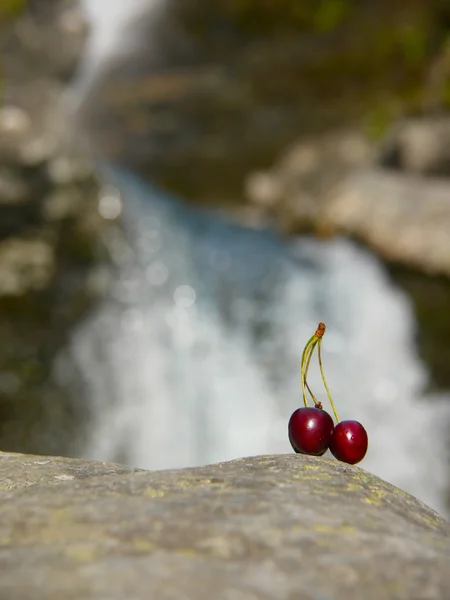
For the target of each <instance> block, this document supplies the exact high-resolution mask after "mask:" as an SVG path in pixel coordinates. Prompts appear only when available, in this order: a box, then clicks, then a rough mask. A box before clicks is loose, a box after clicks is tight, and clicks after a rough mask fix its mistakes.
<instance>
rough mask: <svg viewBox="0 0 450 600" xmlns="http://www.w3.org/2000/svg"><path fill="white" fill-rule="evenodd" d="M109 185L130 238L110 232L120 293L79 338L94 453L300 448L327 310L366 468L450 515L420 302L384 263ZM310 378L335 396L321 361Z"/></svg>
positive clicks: (340, 243) (344, 397)
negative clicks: (416, 314) (415, 307)
mask: <svg viewBox="0 0 450 600" xmlns="http://www.w3.org/2000/svg"><path fill="white" fill-rule="evenodd" d="M109 179H110V181H112V182H113V183H114V185H115V186H116V188H115V193H116V194H118V193H119V192H118V190H119V189H120V193H121V198H122V201H123V202H124V209H125V215H124V216H125V223H126V229H127V232H128V235H127V241H126V242H125V241H124V240H123V238H120V237H118V238H117V239H115V238H113V239H111V240H110V249H111V252H112V255H113V257H115V258H116V262H117V277H116V280H115V283H114V286H113V289H112V291H111V294H110V298H109V299H108V300H107V301H105V302H104V304H103V305H102V306H101V307H100V308H99V309H98V311H97V312H96V313H95V314H94V315H92V316H91V318H90V319H89V320H88V321H87V322H85V323H83V324H82V325H81V327H80V328H79V329H78V330H77V331H76V332H75V333H74V335H73V339H72V344H71V348H70V355H71V359H70V362H71V364H74V363H75V364H76V365H77V372H78V375H79V376H81V378H82V380H83V381H84V384H85V389H84V393H85V394H86V395H87V396H88V398H89V399H90V405H91V409H92V423H91V429H90V441H89V444H88V446H87V448H86V449H85V451H84V454H85V455H86V456H89V457H92V458H96V459H101V460H120V461H124V462H127V463H129V464H133V465H136V466H140V467H146V468H153V469H158V468H169V467H182V466H188V465H198V464H203V463H209V462H215V461H221V460H227V459H232V458H236V457H239V456H245V455H252V454H264V453H280V452H290V451H291V449H290V447H289V443H288V440H287V435H286V425H287V421H288V418H289V416H290V413H291V412H292V411H293V410H294V409H295V408H296V407H297V406H299V405H300V404H301V386H300V356H301V352H302V348H303V345H304V343H305V342H306V340H307V339H308V338H309V337H310V335H311V334H312V333H313V332H314V330H315V327H316V325H317V323H318V322H319V321H320V320H322V321H325V322H326V324H327V326H328V332H327V334H326V338H325V339H324V363H325V368H326V372H327V375H328V380H329V384H330V386H331V389H332V391H333V395H334V397H335V400H336V402H337V403H338V406H339V409H340V413H341V417H343V418H354V419H357V420H360V421H361V422H362V423H364V425H365V426H366V427H367V429H368V431H369V434H370V443H371V445H370V450H369V453H368V456H367V458H366V460H365V461H364V468H366V469H368V470H370V471H372V472H374V473H375V474H377V475H379V476H381V477H383V478H385V479H387V480H388V481H390V482H392V483H394V484H396V485H398V486H399V487H401V488H403V489H405V490H407V491H409V492H411V493H413V494H415V495H417V496H418V497H420V498H421V499H423V500H424V501H426V502H428V503H429V504H431V505H432V506H434V507H436V508H438V509H441V510H442V509H443V506H442V505H443V500H442V499H443V497H444V490H445V485H446V476H447V473H446V464H445V460H444V456H445V448H444V422H443V421H442V419H439V418H436V414H437V413H436V411H439V408H438V405H437V406H436V408H435V410H434V411H431V410H430V409H429V405H428V404H427V403H426V402H425V401H424V400H423V398H422V394H423V388H424V385H425V380H426V374H425V372H424V368H423V366H422V365H421V363H420V362H419V360H418V358H417V352H416V348H415V343H414V321H413V315H412V312H411V306H410V303H409V301H408V300H407V298H406V297H405V296H404V294H403V293H401V292H400V291H399V290H397V289H395V288H394V287H393V286H392V284H391V283H390V281H389V279H388V277H387V275H386V273H385V270H384V269H383V267H382V265H381V264H380V263H379V261H378V260H376V259H375V258H374V257H373V256H372V255H370V254H369V253H368V252H366V251H363V250H361V249H360V248H359V247H357V246H356V245H354V244H353V243H350V242H349V241H346V240H344V239H341V240H335V241H332V242H319V241H315V240H313V239H308V238H300V239H298V240H296V241H293V242H292V243H290V244H287V243H286V244H285V243H282V242H281V241H280V240H278V239H277V238H276V237H274V236H273V235H272V234H271V233H270V232H264V231H252V230H249V229H245V228H243V227H239V226H237V225H235V224H230V223H227V222H226V221H225V220H223V219H221V218H219V217H218V216H215V215H213V214H207V213H202V212H200V211H199V210H196V209H193V208H190V207H187V206H185V205H183V204H182V203H179V202H178V201H176V200H174V199H171V198H167V197H165V196H163V195H162V194H161V193H159V192H158V191H157V190H155V189H153V188H151V187H150V186H148V184H146V183H142V182H141V181H140V180H139V179H137V178H136V177H134V176H133V175H131V174H129V173H126V172H123V171H118V170H117V169H116V170H112V171H110V172H109ZM108 194H109V197H111V194H112V188H110V189H109V190H108ZM311 383H312V385H313V389H315V391H316V392H317V395H318V397H319V399H322V400H323V402H324V404H325V403H326V396H325V395H324V393H322V394H321V391H322V390H323V385H322V384H321V380H320V375H319V373H318V371H317V369H316V371H313V372H312V378H311ZM436 423H437V424H438V425H436ZM439 423H442V431H441V432H439V431H437V430H436V427H438V426H439ZM430 440H432V444H431V443H430ZM439 457H440V458H439Z"/></svg>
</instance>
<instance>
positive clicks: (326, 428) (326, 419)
mask: <svg viewBox="0 0 450 600" xmlns="http://www.w3.org/2000/svg"><path fill="white" fill-rule="evenodd" d="M333 429H334V424H333V419H332V418H331V417H330V415H329V414H328V413H327V412H326V411H324V410H323V409H320V408H306V407H305V408H297V410H296V411H294V412H293V413H292V415H291V418H290V419H289V425H288V434H289V441H290V442H291V446H292V447H293V448H294V450H295V452H297V453H299V454H312V455H313V456H321V455H322V454H324V453H325V452H326V451H327V450H328V446H329V445H330V440H331V436H332V434H333Z"/></svg>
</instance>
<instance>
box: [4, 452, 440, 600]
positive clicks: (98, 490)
mask: <svg viewBox="0 0 450 600" xmlns="http://www.w3.org/2000/svg"><path fill="white" fill-rule="evenodd" d="M0 500H1V519H0V558H1V560H0V597H2V598H33V599H35V600H41V599H42V600H44V599H49V598H65V599H66V600H72V599H73V600H75V599H80V598H83V600H91V599H92V600H94V599H99V600H100V599H102V598H110V599H114V600H122V599H128V598H133V600H140V599H142V600H144V599H145V600H146V599H147V598H158V599H159V600H164V599H169V598H170V599H172V598H179V597H182V598H185V599H186V600H190V599H192V600H194V599H195V600H210V599H211V598H216V599H219V600H220V599H226V598H242V599H248V600H250V599H252V600H255V599H259V598H261V599H264V600H269V599H272V598H273V599H274V600H275V599H276V600H282V599H292V598H296V599H298V600H313V599H314V600H318V599H319V598H320V599H325V598H326V599H327V600H340V599H345V600H357V599H358V600H360V599H361V598H362V597H364V599H365V600H385V599H392V600H394V599H395V600H402V599H404V600H411V599H412V598H436V599H440V598H442V599H444V598H446V597H447V595H446V594H447V593H448V589H449V586H450V572H449V570H448V564H449V561H450V528H449V526H448V524H447V523H446V522H445V521H444V520H443V519H442V518H441V517H439V516H438V515H437V514H436V513H435V512H433V511H432V510H431V509H429V508H427V507H426V506H425V505H423V504H422V503H421V502H419V501H418V500H416V499H414V498H413V497H411V496H409V495H408V494H406V493H404V492H402V491H401V490H398V489H397V488H394V487H393V486H391V485H389V484H387V483H386V482H384V481H382V480H380V479H378V478H376V477H374V476H372V475H370V474H369V473H366V472H365V471H364V470H362V469H360V468H358V467H352V466H348V465H345V464H343V463H338V462H336V461H334V460H326V459H323V458H312V457H307V456H301V455H287V456H260V457H253V458H243V459H239V460H234V461H231V462H228V463H221V464H217V465H211V466H207V467H199V468H191V469H182V470H174V471H160V472H148V471H142V470H134V469H131V468H126V467H122V466H119V465H112V464H107V463H97V462H91V461H83V460H70V459H61V458H55V457H36V456H24V455H14V454H4V455H0Z"/></svg>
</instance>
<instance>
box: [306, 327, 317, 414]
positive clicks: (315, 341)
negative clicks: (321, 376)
mask: <svg viewBox="0 0 450 600" xmlns="http://www.w3.org/2000/svg"><path fill="white" fill-rule="evenodd" d="M314 338H315V339H314V340H313V342H312V343H311V346H310V352H309V354H308V359H307V361H306V366H305V373H304V379H305V386H306V389H307V390H308V392H309V395H310V396H311V398H312V400H313V402H314V404H315V406H316V407H318V406H320V402H318V400H317V398H316V397H315V396H314V394H313V392H312V389H311V388H310V387H309V384H308V382H307V380H306V378H307V377H308V371H309V365H310V363H311V358H312V355H313V354H314V350H315V349H316V346H317V342H318V341H319V340H318V338H317V337H316V336H314Z"/></svg>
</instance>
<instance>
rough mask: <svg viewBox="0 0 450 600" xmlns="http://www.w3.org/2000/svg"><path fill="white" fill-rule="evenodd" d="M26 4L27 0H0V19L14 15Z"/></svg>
mask: <svg viewBox="0 0 450 600" xmlns="http://www.w3.org/2000/svg"><path fill="white" fill-rule="evenodd" d="M26 4H27V0H0V20H2V19H6V18H11V17H15V16H16V15H18V14H19V13H20V11H22V10H23V9H24V8H25V6H26Z"/></svg>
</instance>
